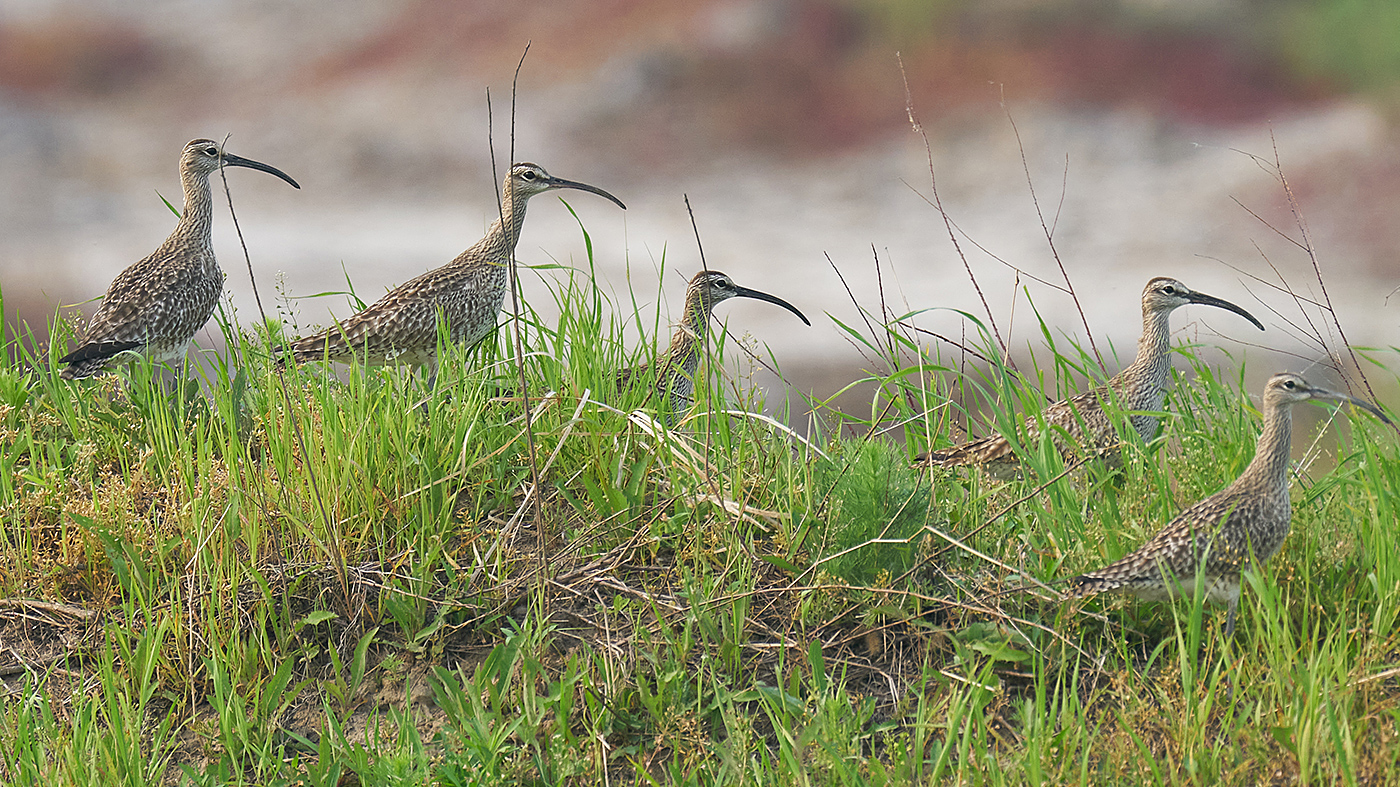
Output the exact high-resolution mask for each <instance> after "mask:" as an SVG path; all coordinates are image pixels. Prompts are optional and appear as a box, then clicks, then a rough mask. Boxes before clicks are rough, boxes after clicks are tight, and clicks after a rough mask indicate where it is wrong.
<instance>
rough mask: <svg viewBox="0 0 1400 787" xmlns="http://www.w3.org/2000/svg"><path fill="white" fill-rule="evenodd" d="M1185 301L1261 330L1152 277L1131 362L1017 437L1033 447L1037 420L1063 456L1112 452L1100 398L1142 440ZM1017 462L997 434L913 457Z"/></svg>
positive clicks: (1032, 421)
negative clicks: (1079, 450) (1176, 314)
mask: <svg viewBox="0 0 1400 787" xmlns="http://www.w3.org/2000/svg"><path fill="white" fill-rule="evenodd" d="M1189 303H1199V304H1204V305H1208V306H1215V307H1218V308H1222V309H1226V310H1229V311H1232V312H1235V313H1236V314H1239V315H1240V316H1242V317H1244V318H1245V319H1247V320H1249V321H1250V322H1251V323H1254V325H1255V326H1256V327H1258V328H1259V330H1261V331H1262V330H1264V326H1263V325H1262V324H1261V323H1260V322H1259V321H1258V320H1256V319H1255V318H1254V316H1253V315H1251V314H1250V313H1249V312H1247V311H1245V310H1244V309H1242V308H1240V307H1239V306H1236V305H1235V304H1233V303H1230V302H1229V301H1225V300H1222V299H1220V298H1216V297H1214V296H1211V295H1206V294H1204V293H1199V292H1194V291H1192V290H1191V289H1190V288H1189V287H1187V286H1186V285H1185V284H1182V283H1181V282H1179V281H1177V280H1176V279H1172V278H1167V277H1161V276H1159V277H1157V278H1155V279H1152V280H1151V281H1149V282H1148V283H1147V287H1145V288H1144V289H1143V291H1142V337H1141V338H1140V339H1138V352H1137V357H1136V358H1134V359H1133V363H1132V364H1131V365H1130V366H1128V367H1127V368H1126V369H1124V370H1123V371H1121V372H1119V373H1118V374H1117V375H1114V376H1113V377H1112V378H1110V379H1109V381H1108V382H1106V383H1104V384H1103V385H1100V386H1098V387H1096V388H1094V389H1093V390H1091V391H1087V392H1085V393H1082V394H1079V395H1078V396H1074V397H1071V398H1069V399H1063V400H1061V401H1058V402H1055V403H1054V404H1052V405H1050V406H1048V407H1046V408H1045V411H1044V413H1042V415H1041V418H1028V419H1026V421H1025V430H1024V432H1023V433H1022V436H1021V439H1022V440H1023V441H1025V444H1026V445H1034V444H1035V443H1037V442H1038V441H1039V440H1040V434H1041V428H1042V427H1041V423H1042V420H1041V419H1043V423H1044V425H1045V426H1046V427H1049V428H1050V429H1051V430H1052V432H1051V439H1052V440H1053V441H1054V443H1055V445H1056V447H1057V448H1058V449H1059V450H1060V452H1061V454H1063V455H1066V456H1068V455H1071V454H1072V453H1073V452H1074V449H1075V448H1076V447H1085V448H1090V449H1091V450H1094V451H1096V452H1098V453H1101V454H1105V455H1108V456H1110V457H1112V456H1116V451H1115V450H1114V447H1115V446H1116V445H1117V443H1118V434H1117V432H1116V431H1115V430H1114V428H1113V421H1112V420H1111V419H1110V418H1109V416H1108V413H1107V412H1106V411H1105V410H1104V404H1105V403H1106V402H1110V403H1112V404H1114V405H1115V406H1116V407H1117V408H1118V409H1119V410H1122V411H1127V412H1131V413H1132V415H1130V416H1129V420H1130V421H1131V422H1132V424H1133V428H1134V430H1136V431H1137V433H1138V434H1139V435H1140V436H1141V437H1142V439H1143V440H1148V439H1151V437H1152V436H1153V435H1154V434H1156V432H1157V417H1156V416H1154V415H1150V414H1149V413H1152V412H1158V411H1160V410H1161V409H1162V404H1163V401H1164V399H1165V397H1166V391H1167V381H1168V379H1169V377H1170V373H1171V362H1170V360H1169V358H1168V354H1167V353H1168V351H1169V350H1170V349H1171V322H1170V317H1171V313H1172V312H1173V311H1175V310H1176V309H1178V308H1180V307H1182V306H1185V305H1187V304H1189ZM1066 438H1068V439H1066ZM1017 461H1018V460H1017V458H1016V453H1015V449H1014V447H1013V446H1012V444H1011V441H1010V440H1008V439H1006V437H1005V436H1003V435H999V434H993V435H988V436H986V437H983V438H981V439H978V440H973V441H971V442H968V443H964V444H962V445H958V446H953V447H951V448H943V449H940V450H937V451H930V452H928V453H926V454H921V455H919V456H918V457H916V459H915V463H916V465H939V466H945V467H946V466H953V465H977V466H981V467H985V468H988V469H990V470H993V471H995V472H1000V473H1007V472H1009V471H1011V470H1012V469H1013V468H1014V467H1015V465H1016V463H1017Z"/></svg>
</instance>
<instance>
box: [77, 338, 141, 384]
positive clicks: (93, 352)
mask: <svg viewBox="0 0 1400 787" xmlns="http://www.w3.org/2000/svg"><path fill="white" fill-rule="evenodd" d="M140 347H141V342H131V341H126V342H117V341H109V342H88V343H87V344H84V345H83V346H81V347H79V348H78V349H76V350H74V351H73V352H71V353H68V354H67V355H65V356H63V357H62V358H59V359H58V362H59V363H64V364H68V365H67V366H66V367H64V369H63V370H62V371H60V372H59V373H58V376H59V377H62V378H63V379H65V380H81V379H82V378H84V377H93V376H95V375H99V374H102V373H103V372H105V371H107V362H108V361H110V360H112V359H113V358H114V357H116V356H118V355H120V354H122V353H124V352H127V351H130V350H136V349H139V348H140Z"/></svg>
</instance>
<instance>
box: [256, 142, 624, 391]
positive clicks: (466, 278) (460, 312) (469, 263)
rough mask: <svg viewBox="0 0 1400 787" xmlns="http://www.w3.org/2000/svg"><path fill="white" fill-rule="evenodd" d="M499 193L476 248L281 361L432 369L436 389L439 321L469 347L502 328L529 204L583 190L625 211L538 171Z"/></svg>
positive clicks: (309, 339) (508, 180) (519, 171)
mask: <svg viewBox="0 0 1400 787" xmlns="http://www.w3.org/2000/svg"><path fill="white" fill-rule="evenodd" d="M501 187H502V188H501V190H502V204H501V215H500V216H499V217H498V218H497V219H496V221H494V222H493V223H492V224H491V227H490V228H489V229H487V231H486V236H485V237H483V238H482V239H481V240H479V241H477V242H476V243H475V244H473V245H472V247H471V248H469V249H467V250H466V251H464V252H462V253H461V254H459V255H457V258H456V259H454V260H453V261H451V262H449V263H447V264H446V265H443V266H442V267H440V268H434V269H433V270H430V271H428V272H427V273H424V274H422V275H420V276H418V277H417V278H414V279H410V280H409V281H407V282H405V283H403V284H400V285H399V286H398V287H395V288H394V289H392V290H390V291H389V292H388V293H386V294H385V295H384V297H382V298H380V299H379V300H377V301H375V302H374V303H373V304H371V305H370V306H368V307H366V308H365V309H364V310H362V311H359V312H356V313H355V314H353V315H351V316H350V317H349V318H347V319H345V320H344V321H342V322H339V323H337V324H336V325H334V326H333V327H331V328H328V329H326V330H324V331H321V332H320V333H317V334H314V335H312V336H306V337H303V338H301V339H297V340H296V341H294V342H292V343H291V344H290V347H289V352H287V351H284V354H283V355H282V356H281V357H280V359H279V361H280V362H281V363H286V362H287V360H289V359H290V360H293V361H295V362H297V363H304V362H306V361H318V360H331V361H342V362H345V361H349V360H350V359H351V358H358V359H359V360H360V361H361V362H364V363H369V364H388V363H409V364H414V365H418V366H423V365H426V366H427V367H428V370H429V371H428V387H429V388H431V387H432V386H433V382H434V381H435V380H436V378H437V341H438V321H439V320H443V321H445V322H446V324H447V332H448V336H449V337H450V338H451V340H452V341H453V342H457V343H460V344H465V345H467V346H468V347H470V346H472V345H474V344H476V343H477V342H479V341H481V340H482V339H483V338H485V337H486V335H487V334H489V333H490V332H491V331H492V330H493V329H494V328H495V327H496V316H497V315H498V314H499V313H500V311H501V302H502V300H503V299H504V298H505V293H506V286H507V284H508V283H509V280H510V261H511V256H512V255H513V254H514V253H515V243H516V241H517V240H518V239H519V238H520V227H521V225H522V224H523V223H524V222H525V205H526V203H528V202H529V200H530V198H531V197H533V196H535V195H536V194H543V193H544V192H546V191H551V190H553V189H580V190H582V191H590V192H592V193H594V194H598V195H600V196H603V197H606V198H607V199H609V200H612V201H613V202H614V203H616V204H617V206H618V207H619V208H622V209H623V210H626V209H627V206H626V205H623V204H622V200H619V199H618V198H617V197H614V196H613V195H611V194H609V193H608V192H606V191H603V190H602V189H600V188H598V187H597V186H590V185H588V184H587V183H579V182H577V181H572V180H564V179H563V178H556V177H554V176H552V175H550V174H549V173H548V172H545V171H544V168H543V167H541V166H539V165H538V164H530V163H520V164H515V165H512V166H511V168H510V171H509V172H507V173H506V176H505V180H504V182H503V183H502V184H501Z"/></svg>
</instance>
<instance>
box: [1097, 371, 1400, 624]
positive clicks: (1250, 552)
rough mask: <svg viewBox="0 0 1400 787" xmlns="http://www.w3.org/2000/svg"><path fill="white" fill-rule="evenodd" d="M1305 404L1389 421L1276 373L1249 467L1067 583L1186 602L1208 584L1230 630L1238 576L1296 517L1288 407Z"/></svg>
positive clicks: (1265, 554) (1206, 591)
mask: <svg viewBox="0 0 1400 787" xmlns="http://www.w3.org/2000/svg"><path fill="white" fill-rule="evenodd" d="M1309 399H1320V400H1329V401H1337V402H1350V403H1351V404H1354V405H1356V406H1358V407H1362V408H1365V409H1367V410H1370V411H1371V412H1373V413H1374V414H1375V415H1376V416H1377V417H1379V418H1380V419H1381V420H1382V421H1384V422H1386V423H1390V422H1389V420H1388V419H1387V418H1386V417H1385V416H1384V415H1383V414H1382V413H1381V411H1380V410H1379V409H1377V408H1376V407H1375V406H1374V405H1372V404H1371V403H1369V402H1365V401H1362V400H1360V399H1355V398H1352V397H1350V396H1348V395H1346V394H1342V393H1337V392H1335V391H1329V390H1326V389H1324V388H1318V387H1315V386H1313V385H1310V384H1309V383H1308V382H1307V381H1306V380H1304V379H1303V378H1302V377H1299V376H1298V375H1296V374H1288V373H1280V374H1276V375H1274V376H1273V377H1271V378H1270V379H1269V382H1268V384H1267V385H1265V386H1264V403H1263V412H1264V430H1263V432H1262V433H1261V434H1260V435H1259V442H1258V445H1257V446H1256V447H1255V449H1254V459H1253V461H1251V462H1250V463H1249V466H1248V467H1246V468H1245V470H1244V472H1243V473H1241V474H1240V477H1239V478H1237V479H1235V481H1234V482H1233V483H1231V484H1230V485H1229V486H1227V487H1225V488H1224V489H1222V490H1220V491H1219V492H1216V493H1215V494H1213V495H1211V496H1210V497H1207V498H1206V499H1204V500H1202V501H1201V502H1199V503H1197V504H1195V505H1193V506H1191V507H1190V508H1188V509H1186V510H1185V511H1183V512H1181V514H1180V515H1178V516H1177V517H1176V518H1175V519H1173V520H1172V521H1171V522H1170V523H1169V524H1168V525H1167V526H1166V527H1165V528H1163V529H1162V531H1161V532H1160V533H1158V534H1157V535H1156V536H1154V537H1153V538H1152V539H1151V540H1150V541H1148V542H1147V543H1146V544H1144V545H1143V546H1142V547H1141V548H1139V549H1138V550H1136V551H1135V552H1133V553H1132V554H1130V555H1128V556H1126V557H1124V558H1122V559H1120V560H1118V561H1116V562H1114V563H1112V564H1110V565H1108V566H1105V567H1103V568H1101V569H1099V570H1097V571H1090V572H1088V573H1086V574H1081V575H1079V576H1077V577H1075V578H1073V579H1072V580H1070V584H1071V586H1072V587H1073V589H1074V593H1075V594H1076V595H1080V596H1087V595H1093V594H1095V593H1102V592H1105V591H1115V590H1116V591H1122V592H1126V593H1133V594H1135V595H1137V596H1139V597H1141V598H1147V599H1163V598H1168V597H1171V596H1175V595H1177V594H1183V595H1187V596H1189V595H1191V594H1192V593H1193V592H1194V591H1195V584H1196V581H1197V579H1198V578H1199V580H1200V581H1202V582H1204V583H1205V587H1204V588H1202V591H1203V596H1204V597H1205V598H1207V599H1210V600H1212V601H1216V602H1220V603H1226V604H1229V605H1230V614H1229V620H1228V622H1227V624H1226V630H1227V631H1232V630H1233V629H1234V620H1235V609H1236V606H1237V605H1238V603H1239V598H1240V573H1241V571H1243V570H1244V568H1246V567H1247V566H1248V564H1249V562H1250V560H1251V559H1252V560H1255V561H1258V562H1259V563H1263V562H1264V561H1266V560H1268V559H1269V558H1270V557H1272V556H1273V554H1274V553H1275V552H1277V551H1278V549H1279V547H1280V546H1282V545H1283V540H1284V537H1286V536H1287V535H1288V526H1289V522H1290V520H1291V519H1292V515H1293V510H1292V506H1291V503H1290V501H1289V498H1288V460H1289V448H1290V443H1291V437H1292V425H1293V417H1292V408H1293V405H1295V404H1297V403H1298V402H1304V401H1307V400H1309Z"/></svg>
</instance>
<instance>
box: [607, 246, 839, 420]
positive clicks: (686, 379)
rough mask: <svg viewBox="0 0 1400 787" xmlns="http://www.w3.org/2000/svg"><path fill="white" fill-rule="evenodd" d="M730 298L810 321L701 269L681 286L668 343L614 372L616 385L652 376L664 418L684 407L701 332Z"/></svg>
mask: <svg viewBox="0 0 1400 787" xmlns="http://www.w3.org/2000/svg"><path fill="white" fill-rule="evenodd" d="M730 298H754V299H756V300H760V301H767V302H769V303H775V304H777V305H779V306H781V307H783V308H784V309H787V310H788V311H790V312H792V313H793V314H796V315H797V317H798V319H800V320H802V322H804V323H806V324H807V325H811V324H812V323H811V322H809V321H808V320H807V317H806V316H805V315H803V314H802V312H800V311H798V310H797V307H795V306H793V305H792V304H790V303H788V302H787V301H785V300H783V299H782V298H779V297H777V296H775V295H769V294H768V293H766V292H759V291H758V290H751V289H749V288H748V287H740V286H739V285H737V284H735V283H734V280H733V279H731V278H729V277H728V276H726V275H725V274H723V273H720V272H719V271H701V272H699V273H697V274H695V276H693V277H692V278H691V279H690V284H689V285H688V286H687V287H686V290H685V316H684V317H683V318H682V320H681V323H680V325H678V326H677V327H676V331H675V333H674V334H672V336H671V346H670V347H669V348H668V349H667V350H666V352H665V353H664V354H662V355H660V356H658V357H657V359H656V360H655V361H653V362H652V364H650V365H646V366H634V367H631V368H629V369H623V370H622V371H621V372H619V373H618V376H617V383H618V387H619V388H626V387H629V386H631V385H635V384H636V383H637V381H638V380H641V379H644V378H648V377H649V376H650V379H654V380H655V381H656V382H655V386H654V388H653V391H654V393H655V395H656V398H657V400H658V401H660V402H662V403H663V405H662V408H663V409H664V410H665V414H666V418H667V420H668V421H671V422H674V420H675V417H676V416H677V415H678V414H679V413H681V412H684V411H685V410H686V409H688V408H689V407H690V405H691V402H692V401H693V395H694V392H695V373H696V371H697V370H698V369H699V367H700V357H701V355H703V354H704V350H705V334H706V332H707V331H708V329H709V325H710V313H711V312H712V311H713V310H714V307H715V304H717V303H720V302H721V301H727V300H729V299H730Z"/></svg>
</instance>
